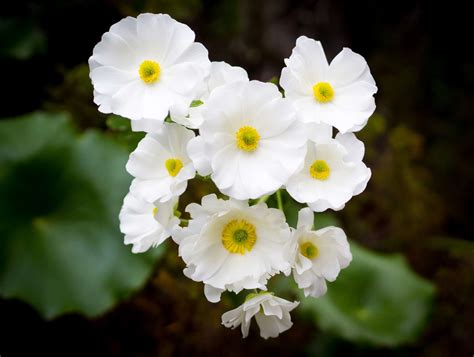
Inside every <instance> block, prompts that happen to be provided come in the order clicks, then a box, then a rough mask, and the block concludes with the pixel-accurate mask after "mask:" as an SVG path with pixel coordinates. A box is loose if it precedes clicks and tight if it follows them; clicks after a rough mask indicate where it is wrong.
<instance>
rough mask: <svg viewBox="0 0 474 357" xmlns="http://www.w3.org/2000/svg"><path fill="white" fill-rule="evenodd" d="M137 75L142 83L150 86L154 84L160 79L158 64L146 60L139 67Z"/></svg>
mask: <svg viewBox="0 0 474 357" xmlns="http://www.w3.org/2000/svg"><path fill="white" fill-rule="evenodd" d="M138 73H139V74H140V78H141V79H142V81H143V82H145V83H147V84H150V83H153V82H156V81H157V80H158V79H159V78H160V74H161V67H160V65H159V64H158V62H155V61H151V60H146V61H143V62H142V64H141V65H140V68H139V69H138Z"/></svg>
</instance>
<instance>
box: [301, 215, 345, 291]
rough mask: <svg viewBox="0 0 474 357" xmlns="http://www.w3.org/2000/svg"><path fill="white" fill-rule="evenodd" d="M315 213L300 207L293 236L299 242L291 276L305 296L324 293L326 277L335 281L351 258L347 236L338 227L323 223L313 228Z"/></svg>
mask: <svg viewBox="0 0 474 357" xmlns="http://www.w3.org/2000/svg"><path fill="white" fill-rule="evenodd" d="M313 220H314V213H313V212H312V211H311V210H310V209H309V208H303V209H302V210H300V212H299V213H298V226H297V229H296V230H295V231H294V232H293V234H294V236H293V238H294V239H295V240H296V241H297V242H298V251H297V253H296V259H295V267H294V269H293V277H294V278H295V281H296V283H297V284H298V287H299V288H300V289H304V295H305V296H313V297H319V296H322V295H324V294H325V293H326V290H327V286H326V280H328V281H334V280H336V278H337V276H338V275H339V272H340V271H341V269H343V268H346V267H347V266H348V265H349V263H350V262H351V260H352V254H351V251H350V247H349V243H348V242H347V237H346V234H345V233H344V231H343V230H342V229H341V228H337V227H326V228H323V229H319V230H317V231H313V230H312V227H313Z"/></svg>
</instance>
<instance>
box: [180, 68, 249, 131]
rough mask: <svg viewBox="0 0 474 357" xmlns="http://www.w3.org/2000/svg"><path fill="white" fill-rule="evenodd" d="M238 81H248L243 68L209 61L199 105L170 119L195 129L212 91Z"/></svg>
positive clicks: (200, 121)
mask: <svg viewBox="0 0 474 357" xmlns="http://www.w3.org/2000/svg"><path fill="white" fill-rule="evenodd" d="M238 81H245V82H248V81H249V76H248V74H247V72H246V71H245V69H243V68H241V67H234V66H231V65H230V64H228V63H226V62H211V72H210V74H209V77H208V78H207V79H206V80H205V82H204V83H203V84H204V85H203V88H202V90H201V93H200V94H199V95H198V96H197V97H196V100H198V101H199V102H201V104H200V105H198V106H194V107H191V108H189V113H188V114H187V115H186V116H173V117H172V119H173V120H174V121H175V122H176V123H178V124H182V125H185V126H187V127H188V128H192V129H197V128H199V127H200V126H201V124H202V122H203V117H202V111H203V110H204V109H205V108H206V103H207V101H208V100H209V96H210V94H211V93H212V91H213V90H214V89H216V88H218V87H220V86H223V85H225V84H229V83H234V82H238Z"/></svg>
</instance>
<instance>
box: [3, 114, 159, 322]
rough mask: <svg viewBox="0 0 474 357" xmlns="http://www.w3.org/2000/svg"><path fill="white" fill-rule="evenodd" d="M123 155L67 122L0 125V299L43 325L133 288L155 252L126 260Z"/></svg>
mask: <svg viewBox="0 0 474 357" xmlns="http://www.w3.org/2000/svg"><path fill="white" fill-rule="evenodd" d="M126 159H127V152H126V151H125V150H123V149H122V148H121V147H120V146H118V145H117V144H116V143H114V142H113V141H112V140H111V139H109V138H107V137H105V136H104V135H103V134H101V133H99V132H97V131H88V132H86V133H85V134H84V135H81V136H77V134H76V133H75V130H74V129H73V127H72V126H71V122H70V120H69V119H68V117H67V116H65V115H62V114H54V115H53V114H47V113H37V114H32V115H28V116H25V117H22V118H14V119H9V120H3V121H1V122H0V196H1V197H2V200H1V201H0V236H1V237H2V239H1V240H0V294H1V295H2V296H4V297H9V298H20V299H22V300H24V301H27V302H28V303H30V304H32V305H33V306H35V308H36V309H38V310H39V312H40V313H41V314H42V315H43V316H44V317H46V318H53V317H56V316H58V315H60V314H64V313H66V312H81V313H83V314H85V315H87V316H96V315H98V314H100V313H103V312H104V311H105V310H107V309H109V308H111V307H112V306H114V305H115V304H117V302H118V301H120V300H121V299H123V298H124V297H126V296H128V295H130V293H131V292H132V291H134V290H136V289H137V288H140V287H141V286H142V285H143V283H144V281H145V279H146V278H147V277H148V275H149V273H150V271H151V268H152V266H153V264H154V262H155V261H156V258H157V257H158V256H159V255H160V254H161V250H159V249H157V250H153V251H152V252H151V253H149V254H142V255H133V254H131V252H130V248H129V247H125V246H124V245H123V240H122V235H121V234H120V232H119V230H118V219H117V215H118V212H119V209H120V206H121V202H122V199H123V196H124V195H125V193H126V192H127V188H128V185H129V183H130V178H129V176H128V175H127V174H126V173H125V171H124V170H123V167H124V165H125V162H126Z"/></svg>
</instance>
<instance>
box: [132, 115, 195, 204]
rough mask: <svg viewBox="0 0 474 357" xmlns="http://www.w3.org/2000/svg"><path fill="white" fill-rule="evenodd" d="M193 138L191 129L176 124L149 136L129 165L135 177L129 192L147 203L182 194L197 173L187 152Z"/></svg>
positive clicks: (166, 126) (166, 199)
mask: <svg viewBox="0 0 474 357" xmlns="http://www.w3.org/2000/svg"><path fill="white" fill-rule="evenodd" d="M193 137H194V133H193V132H192V131H191V130H188V129H186V128H184V127H182V126H180V125H178V124H174V123H171V124H170V123H165V124H164V125H163V129H162V130H161V131H160V132H159V133H153V134H152V133H149V134H147V135H146V136H145V137H144V138H143V139H142V140H141V141H140V143H139V144H138V146H137V148H136V149H135V151H134V152H132V154H131V155H130V159H129V160H128V162H127V171H128V172H129V173H130V174H131V175H132V176H134V177H135V179H134V180H133V182H132V185H131V187H130V191H131V192H133V193H134V194H136V195H137V196H139V197H141V198H143V199H144V200H146V201H148V202H155V201H157V200H158V201H159V202H166V201H168V200H170V199H172V198H173V197H177V196H179V195H181V194H182V193H183V192H184V191H185V190H186V187H187V184H188V180H189V179H192V178H193V177H194V176H195V174H196V171H195V170H194V166H193V163H192V162H191V160H190V159H189V157H188V155H187V153H186V146H187V144H188V142H189V140H191V139H192V138H193Z"/></svg>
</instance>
